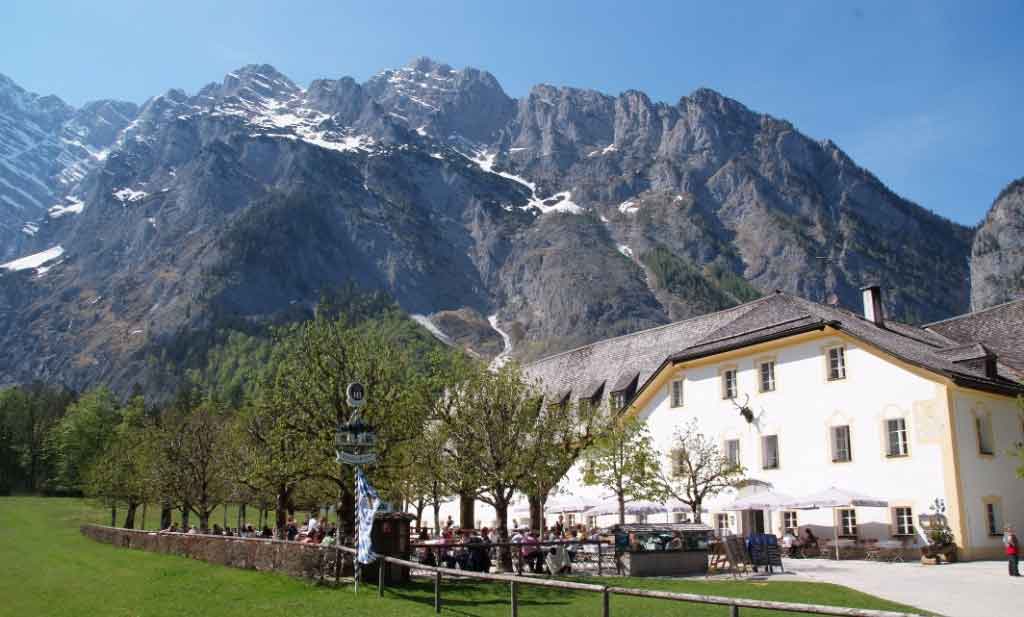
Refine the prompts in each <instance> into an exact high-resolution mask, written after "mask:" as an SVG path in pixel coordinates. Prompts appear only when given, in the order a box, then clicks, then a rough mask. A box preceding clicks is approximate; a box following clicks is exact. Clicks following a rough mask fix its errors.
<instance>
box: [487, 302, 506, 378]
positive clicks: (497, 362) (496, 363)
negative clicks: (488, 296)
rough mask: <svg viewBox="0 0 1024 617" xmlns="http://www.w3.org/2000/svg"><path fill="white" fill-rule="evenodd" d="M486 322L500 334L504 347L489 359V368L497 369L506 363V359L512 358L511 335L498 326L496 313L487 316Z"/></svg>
mask: <svg viewBox="0 0 1024 617" xmlns="http://www.w3.org/2000/svg"><path fill="white" fill-rule="evenodd" d="M487 323H489V324H491V328H492V329H494V331H495V332H497V333H498V334H500V335H501V341H502V343H503V344H504V349H502V350H501V353H500V354H498V355H497V356H495V357H494V359H493V360H491V364H490V369H491V370H492V371H497V370H500V369H501V367H503V366H505V365H506V364H508V361H509V360H511V359H512V337H511V336H509V334H508V332H505V331H504V330H502V329H501V328H499V327H498V314H497V313H495V314H493V315H490V316H489V317H487Z"/></svg>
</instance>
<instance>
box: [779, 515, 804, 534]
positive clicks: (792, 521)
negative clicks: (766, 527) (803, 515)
mask: <svg viewBox="0 0 1024 617" xmlns="http://www.w3.org/2000/svg"><path fill="white" fill-rule="evenodd" d="M782 533H784V534H785V533H791V534H793V535H794V536H799V535H800V523H798V522H797V519H796V512H795V511H792V510H790V511H788V512H783V513H782Z"/></svg>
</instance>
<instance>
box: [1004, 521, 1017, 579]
mask: <svg viewBox="0 0 1024 617" xmlns="http://www.w3.org/2000/svg"><path fill="white" fill-rule="evenodd" d="M1003 546H1005V547H1006V560H1007V561H1008V562H1009V564H1010V576H1020V571H1019V570H1018V569H1017V551H1018V550H1019V549H1018V547H1019V543H1018V541H1017V534H1015V533H1014V532H1013V527H1012V526H1010V525H1007V526H1006V527H1005V528H1004V529H1003Z"/></svg>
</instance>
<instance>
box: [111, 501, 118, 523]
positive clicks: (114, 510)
mask: <svg viewBox="0 0 1024 617" xmlns="http://www.w3.org/2000/svg"><path fill="white" fill-rule="evenodd" d="M110 526H111V527H117V504H116V503H112V504H110Z"/></svg>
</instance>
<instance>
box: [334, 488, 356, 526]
mask: <svg viewBox="0 0 1024 617" xmlns="http://www.w3.org/2000/svg"><path fill="white" fill-rule="evenodd" d="M338 528H339V531H340V533H341V534H342V537H345V538H354V537H355V536H356V495H355V493H354V492H353V489H351V488H349V487H347V486H344V487H342V489H341V507H340V508H339V509H338Z"/></svg>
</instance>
